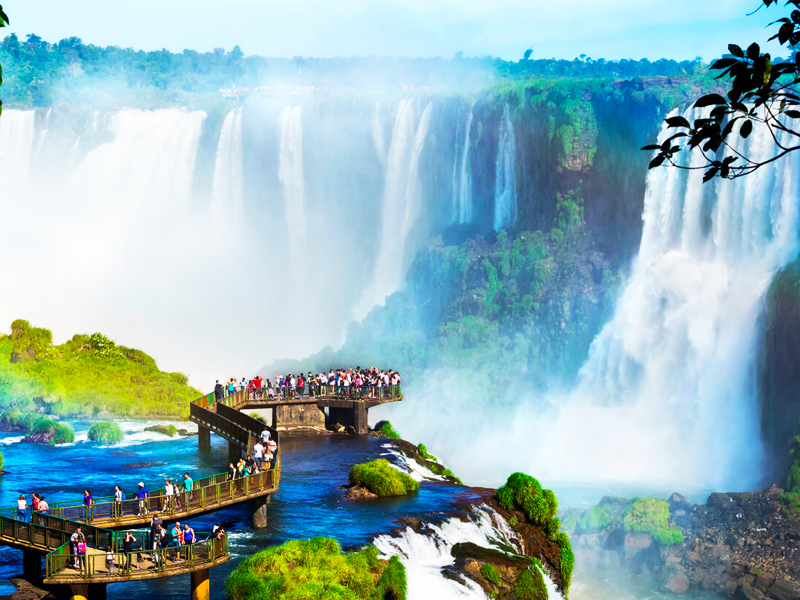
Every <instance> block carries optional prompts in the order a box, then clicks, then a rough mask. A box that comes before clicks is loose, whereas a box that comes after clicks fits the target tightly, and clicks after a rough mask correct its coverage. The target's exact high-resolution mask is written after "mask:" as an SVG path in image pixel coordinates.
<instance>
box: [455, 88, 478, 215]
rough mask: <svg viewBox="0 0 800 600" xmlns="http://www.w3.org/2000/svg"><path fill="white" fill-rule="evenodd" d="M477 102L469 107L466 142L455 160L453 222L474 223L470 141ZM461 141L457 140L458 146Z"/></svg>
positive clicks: (465, 129)
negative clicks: (473, 113)
mask: <svg viewBox="0 0 800 600" xmlns="http://www.w3.org/2000/svg"><path fill="white" fill-rule="evenodd" d="M474 106H475V102H472V104H471V105H470V107H469V113H467V119H466V123H465V124H464V141H463V142H462V147H461V149H460V150H461V151H460V154H459V148H458V147H456V151H455V156H454V158H453V222H454V223H459V224H463V223H469V222H470V221H472V176H471V175H472V171H471V169H470V163H469V148H470V146H469V139H470V132H471V131H472V118H473V115H472V109H473V107H474ZM458 143H459V140H458V139H456V144H458Z"/></svg>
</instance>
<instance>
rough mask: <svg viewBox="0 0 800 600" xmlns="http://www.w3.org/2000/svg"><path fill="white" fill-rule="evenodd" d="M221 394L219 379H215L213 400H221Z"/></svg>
mask: <svg viewBox="0 0 800 600" xmlns="http://www.w3.org/2000/svg"><path fill="white" fill-rule="evenodd" d="M222 394H223V391H222V384H221V383H220V382H219V379H217V383H216V385H214V399H215V400H222Z"/></svg>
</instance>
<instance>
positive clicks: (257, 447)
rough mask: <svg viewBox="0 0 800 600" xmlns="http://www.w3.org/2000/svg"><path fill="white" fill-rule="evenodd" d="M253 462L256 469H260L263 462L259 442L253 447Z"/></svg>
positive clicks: (262, 449) (262, 451)
mask: <svg viewBox="0 0 800 600" xmlns="http://www.w3.org/2000/svg"><path fill="white" fill-rule="evenodd" d="M253 460H254V461H255V464H256V467H257V468H259V469H261V463H262V461H263V460H264V446H263V445H262V444H261V442H260V441H258V442H256V445H255V446H253Z"/></svg>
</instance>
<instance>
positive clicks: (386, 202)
mask: <svg viewBox="0 0 800 600" xmlns="http://www.w3.org/2000/svg"><path fill="white" fill-rule="evenodd" d="M416 104H417V102H416V101H415V100H403V101H401V102H400V104H399V105H398V107H397V114H396V116H395V122H394V129H393V131H392V141H391V143H390V145H389V155H388V158H387V161H386V181H385V185H384V194H383V206H382V211H383V214H382V215H381V228H380V236H379V238H378V239H379V248H378V255H377V257H376V260H375V264H374V269H373V274H372V279H371V281H370V283H369V286H368V287H367V289H366V290H365V292H364V294H363V296H362V298H361V300H360V302H359V304H358V305H357V307H356V310H355V315H356V318H359V319H360V318H362V317H364V316H365V315H366V314H367V312H369V310H370V309H371V308H372V307H373V306H375V305H376V304H381V303H383V301H384V299H385V298H386V296H388V295H389V294H392V293H394V292H395V291H397V290H398V289H400V285H401V284H402V281H403V278H404V277H405V270H404V268H403V266H404V264H405V261H406V251H407V248H406V242H407V238H408V235H409V233H410V232H411V229H412V227H413V226H414V224H415V223H416V221H417V219H418V218H419V215H420V212H421V210H422V206H421V204H422V190H421V189H420V182H419V178H418V171H419V159H420V155H421V154H422V149H423V148H424V146H425V138H426V137H427V135H428V125H429V124H430V119H431V103H428V105H427V106H426V107H425V110H423V111H422V115H421V116H420V119H419V123H418V124H417V126H416V131H415V128H414V117H415V115H414V113H415V106H416Z"/></svg>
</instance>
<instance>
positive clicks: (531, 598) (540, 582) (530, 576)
mask: <svg viewBox="0 0 800 600" xmlns="http://www.w3.org/2000/svg"><path fill="white" fill-rule="evenodd" d="M514 593H515V594H516V595H517V598H518V600H547V588H546V587H544V577H543V576H542V573H541V571H539V569H537V568H536V567H533V568H530V569H526V570H524V571H523V572H522V573H520V574H519V577H517V581H516V582H514Z"/></svg>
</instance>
